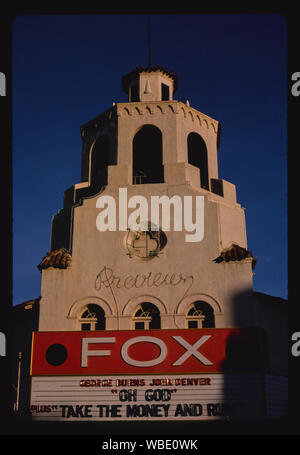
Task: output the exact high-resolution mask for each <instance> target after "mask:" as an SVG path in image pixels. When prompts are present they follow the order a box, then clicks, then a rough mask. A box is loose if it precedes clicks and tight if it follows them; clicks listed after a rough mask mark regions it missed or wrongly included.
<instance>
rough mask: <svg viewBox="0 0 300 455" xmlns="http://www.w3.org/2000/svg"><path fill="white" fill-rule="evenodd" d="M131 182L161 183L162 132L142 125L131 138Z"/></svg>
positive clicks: (154, 127) (162, 175)
mask: <svg viewBox="0 0 300 455" xmlns="http://www.w3.org/2000/svg"><path fill="white" fill-rule="evenodd" d="M132 161H133V174H132V175H133V184H143V183H163V181H164V167H163V157H162V134H161V131H160V130H159V129H158V128H157V127H156V126H153V125H144V126H143V127H142V128H141V129H140V130H139V131H138V132H137V133H136V135H135V136H134V138H133V157H132Z"/></svg>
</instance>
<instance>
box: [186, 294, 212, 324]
mask: <svg viewBox="0 0 300 455" xmlns="http://www.w3.org/2000/svg"><path fill="white" fill-rule="evenodd" d="M186 320H187V326H188V328H189V329H199V328H203V329H205V328H206V329H208V328H213V327H215V315H214V310H213V308H212V307H211V306H210V305H209V304H208V303H207V302H203V301H201V300H199V301H197V302H194V303H193V306H192V307H191V308H190V310H189V311H188V314H187V316H186Z"/></svg>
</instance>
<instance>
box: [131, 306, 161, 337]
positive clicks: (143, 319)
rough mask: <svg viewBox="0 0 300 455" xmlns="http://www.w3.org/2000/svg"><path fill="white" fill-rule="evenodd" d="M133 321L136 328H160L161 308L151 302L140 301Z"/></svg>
mask: <svg viewBox="0 0 300 455" xmlns="http://www.w3.org/2000/svg"><path fill="white" fill-rule="evenodd" d="M132 321H133V325H134V329H135V330H148V329H160V312H159V309H158V308H157V307H156V306H155V305H153V303H150V302H143V303H140V304H139V305H138V307H137V308H136V311H135V313H134V316H133V318H132Z"/></svg>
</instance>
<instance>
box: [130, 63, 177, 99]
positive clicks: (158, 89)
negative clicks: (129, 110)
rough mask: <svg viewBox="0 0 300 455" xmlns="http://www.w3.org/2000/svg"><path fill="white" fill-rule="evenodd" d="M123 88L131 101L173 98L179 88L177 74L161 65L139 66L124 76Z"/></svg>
mask: <svg viewBox="0 0 300 455" xmlns="http://www.w3.org/2000/svg"><path fill="white" fill-rule="evenodd" d="M122 88H123V90H124V92H125V93H127V95H128V102H129V103H130V102H139V101H141V102H143V101H146V102H147V101H165V100H172V99H173V95H174V93H175V92H176V90H177V76H176V74H174V73H172V72H170V71H167V70H165V69H164V68H163V67H162V66H160V65H158V66H155V67H142V66H138V67H136V68H135V69H134V70H133V71H131V73H129V74H127V75H125V76H123V78H122Z"/></svg>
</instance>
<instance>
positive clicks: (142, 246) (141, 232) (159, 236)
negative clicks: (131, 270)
mask: <svg viewBox="0 0 300 455" xmlns="http://www.w3.org/2000/svg"><path fill="white" fill-rule="evenodd" d="M123 243H124V247H125V249H126V250H127V254H128V256H129V257H130V258H137V259H140V260H142V261H148V260H149V259H153V258H154V257H157V256H159V254H160V253H161V250H162V249H163V248H164V247H165V246H166V244H167V236H166V234H165V233H164V232H163V231H162V230H161V229H159V228H158V227H157V226H154V225H153V224H152V225H151V223H145V226H144V227H142V228H140V229H138V230H131V229H128V231H127V234H126V235H125V237H124V240H123Z"/></svg>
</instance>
